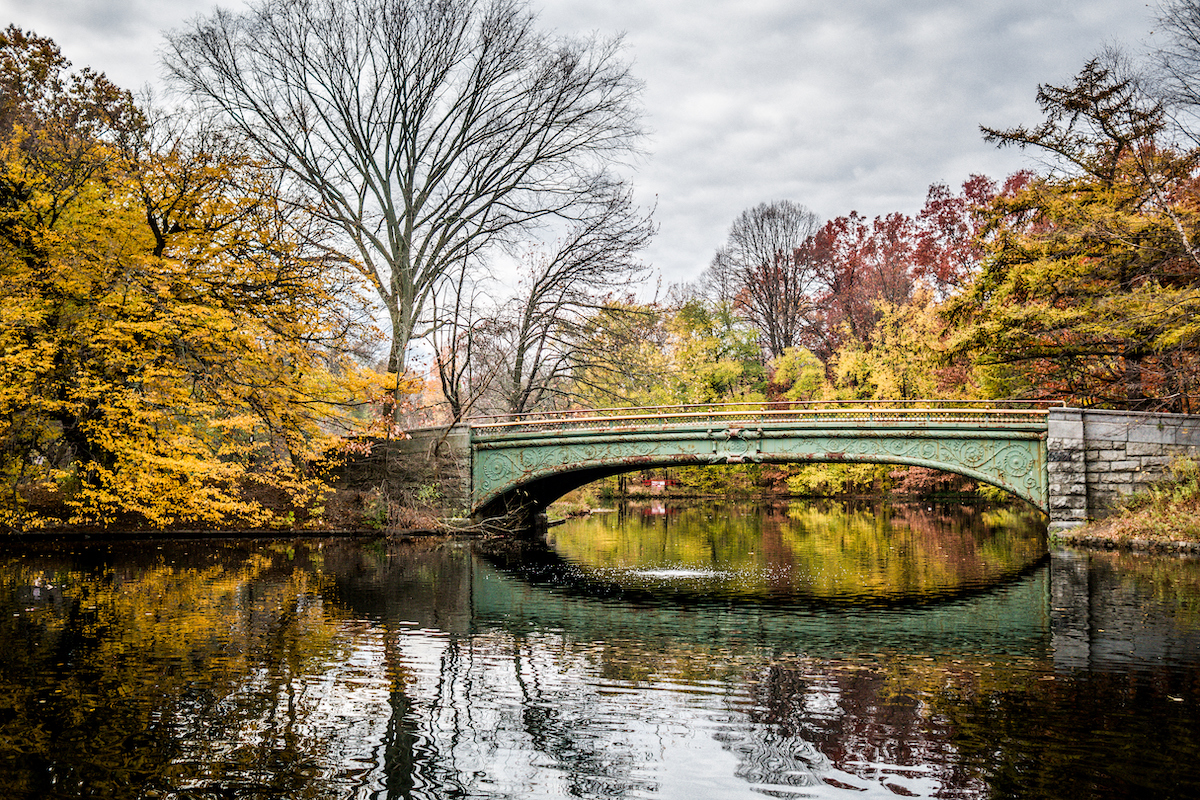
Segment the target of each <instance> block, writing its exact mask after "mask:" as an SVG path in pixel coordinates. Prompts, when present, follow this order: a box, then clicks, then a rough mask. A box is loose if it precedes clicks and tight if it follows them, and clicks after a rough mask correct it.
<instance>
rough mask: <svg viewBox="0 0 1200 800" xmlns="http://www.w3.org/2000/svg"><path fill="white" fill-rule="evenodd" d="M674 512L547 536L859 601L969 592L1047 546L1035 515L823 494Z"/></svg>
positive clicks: (599, 522)
mask: <svg viewBox="0 0 1200 800" xmlns="http://www.w3.org/2000/svg"><path fill="white" fill-rule="evenodd" d="M674 512H675V513H674V514H673V516H672V523H671V524H670V525H663V524H661V523H659V522H658V521H657V520H659V519H662V518H661V517H657V518H646V517H642V516H639V515H629V516H626V517H622V518H616V519H614V518H613V517H608V516H601V517H595V518H590V519H581V520H571V521H569V522H568V523H567V524H565V525H562V526H560V527H557V528H555V529H554V530H553V531H552V532H551V535H550V539H551V543H552V545H553V547H554V549H555V550H556V551H557V552H558V553H560V554H562V555H563V556H564V557H565V558H567V559H568V560H570V561H572V562H574V563H576V564H579V565H581V566H582V567H583V568H584V569H591V570H595V571H597V572H600V573H604V572H607V571H609V570H610V569H611V568H612V567H617V568H624V569H627V570H646V569H658V568H683V569H689V570H708V571H710V572H711V576H710V577H708V578H701V579H700V582H701V583H703V584H704V585H697V586H694V587H692V588H693V589H694V590H695V591H697V592H701V593H702V592H703V591H704V590H705V589H707V590H709V591H710V592H718V591H719V592H720V593H722V594H734V595H735V596H739V597H742V598H744V599H758V598H766V597H769V598H773V599H788V598H794V597H804V598H811V599H816V600H821V601H825V602H851V603H858V604H863V603H866V604H871V603H894V602H912V601H921V600H935V599H938V598H944V597H946V596H948V595H951V594H954V593H955V592H958V591H973V590H978V589H980V588H983V587H986V586H988V585H990V584H993V583H995V582H997V581H1000V580H1003V579H1005V578H1006V577H1011V576H1013V575H1016V574H1018V573H1020V572H1021V571H1022V570H1024V569H1025V568H1026V567H1028V566H1030V565H1032V564H1035V563H1037V562H1038V561H1039V560H1041V559H1042V558H1043V557H1044V556H1045V552H1046V549H1045V540H1044V538H1043V536H1042V534H1041V528H1040V524H1041V523H1040V521H1039V520H1038V519H1037V518H1035V517H1034V516H1033V515H1032V514H1025V513H1022V512H1021V511H1000V512H979V511H977V510H974V509H971V508H970V507H966V508H964V507H958V506H950V507H947V506H926V505H921V506H898V507H887V506H884V507H874V506H866V507H861V508H860V507H856V506H855V505H853V504H851V503H833V502H829V503H797V504H793V505H792V506H791V507H790V508H789V509H788V512H787V513H786V514H784V513H783V510H782V508H779V509H775V508H770V507H766V508H763V507H755V506H750V505H747V504H742V505H738V504H734V505H730V506H712V505H704V506H691V507H682V508H678V509H674ZM721 576H725V577H726V578H728V577H729V576H736V580H735V581H734V582H733V583H731V580H724V582H723V583H722V582H721V580H722V577H721ZM704 581H707V583H704ZM718 584H719V585H718ZM674 585H675V586H676V587H678V588H682V587H683V585H684V584H683V582H676V583H675V584H674Z"/></svg>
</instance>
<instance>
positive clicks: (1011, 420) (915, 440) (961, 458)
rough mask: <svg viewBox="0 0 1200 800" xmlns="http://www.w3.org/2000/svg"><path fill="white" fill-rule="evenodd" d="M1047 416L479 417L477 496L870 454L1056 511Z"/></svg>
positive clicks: (943, 411)
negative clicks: (638, 474)
mask: <svg viewBox="0 0 1200 800" xmlns="http://www.w3.org/2000/svg"><path fill="white" fill-rule="evenodd" d="M1047 416H1048V412H1047V411H1046V410H1045V409H1014V408H996V407H981V406H969V405H966V406H965V407H940V406H939V407H916V406H909V407H889V408H878V407H871V406H868V405H862V406H850V407H836V408H827V407H826V408H818V407H811V406H797V405H794V404H769V403H748V404H731V405H720V406H676V407H670V408H638V409H628V408H626V409H604V410H588V411H572V412H563V413H558V414H549V415H543V416H538V417H537V418H521V419H516V420H513V419H501V418H483V419H473V420H471V421H470V453H471V456H470V501H471V503H470V504H471V508H472V511H473V512H474V513H476V514H477V515H481V516H485V517H487V516H498V515H500V514H503V513H506V512H509V511H513V510H516V509H520V508H526V509H527V508H530V507H531V506H532V507H541V508H544V507H545V506H546V505H548V504H549V503H550V502H551V501H553V500H555V499H557V498H558V497H561V496H562V495H564V494H566V493H567V492H569V491H571V490H572V489H575V488H578V487H580V486H583V485H585V484H587V483H590V482H592V481H594V480H597V479H599V478H603V477H607V476H610V475H616V474H619V473H622V472H630V471H633V470H639V469H646V468H653V467H673V466H687V465H705V464H738V463H746V462H755V463H805V462H831V463H846V462H859V463H876V464H904V465H911V466H919V467H931V468H934V469H939V470H945V471H947V472H955V473H958V474H960V475H965V476H967V477H969V478H972V479H974V480H978V481H983V482H984V483H989V484H992V485H994V486H998V487H1000V488H1001V489H1005V490H1007V491H1009V492H1012V493H1013V494H1015V495H1017V496H1018V497H1021V498H1023V499H1025V500H1027V501H1028V502H1030V503H1031V504H1033V505H1034V506H1036V507H1037V508H1039V509H1041V510H1042V511H1045V512H1047V513H1048V512H1049V511H1050V492H1049V487H1048V477H1047V469H1046V467H1047V458H1048V455H1047V447H1046V444H1047V443H1046V438H1047V430H1048V426H1047Z"/></svg>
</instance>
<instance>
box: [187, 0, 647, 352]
mask: <svg viewBox="0 0 1200 800" xmlns="http://www.w3.org/2000/svg"><path fill="white" fill-rule="evenodd" d="M535 22H536V20H535V15H534V13H533V12H532V11H531V10H530V9H529V6H528V5H527V4H526V3H525V2H523V1H522V0H258V1H257V2H256V3H254V4H252V5H251V6H250V7H249V9H248V10H247V11H245V12H244V13H241V14H233V13H230V12H228V11H223V10H218V11H216V12H214V13H213V14H212V15H211V16H208V17H206V18H201V19H198V20H196V21H195V22H193V23H192V24H191V25H190V26H189V27H188V28H186V29H184V30H181V31H176V32H172V33H171V34H169V35H168V42H167V49H166V53H165V63H166V66H167V68H168V70H169V74H170V76H171V77H172V78H173V81H174V83H175V84H176V85H177V86H178V87H181V88H183V89H185V90H187V91H188V92H190V93H192V94H193V95H195V96H198V97H200V98H203V99H204V100H206V101H208V102H210V103H212V104H214V105H215V106H216V107H217V108H218V109H219V110H221V111H222V112H224V114H225V116H226V117H227V119H228V120H229V122H230V123H231V124H232V125H233V126H234V127H236V128H237V129H239V130H240V131H241V132H242V134H243V135H245V136H246V137H247V138H248V139H249V140H250V141H252V142H253V143H254V144H255V145H256V146H257V147H258V148H259V149H260V150H261V152H262V154H263V155H264V156H265V157H266V158H267V159H269V160H270V161H271V162H272V163H274V164H275V165H276V166H277V167H279V168H280V169H282V170H284V171H285V172H287V173H288V174H290V175H291V176H293V177H294V179H295V180H297V181H298V182H299V183H300V184H301V185H303V186H304V187H307V189H308V190H309V191H310V192H312V193H313V194H314V195H315V196H316V198H317V199H318V201H319V202H318V203H317V208H316V210H317V212H318V213H320V214H322V215H324V216H326V217H327V218H328V219H329V220H330V221H331V222H333V223H335V224H336V225H337V226H338V227H339V228H340V230H341V231H342V233H343V235H344V236H345V238H346V241H347V249H348V251H349V254H352V255H353V256H354V257H355V259H356V260H357V261H359V262H360V264H361V269H362V271H363V274H364V276H365V277H366V279H367V280H368V281H369V282H370V284H371V285H372V286H373V287H374V289H375V291H377V292H378V293H379V296H380V298H381V299H382V301H383V303H384V305H385V306H386V307H387V310H388V313H389V316H390V321H391V337H392V342H391V351H390V356H389V360H388V368H389V370H393V371H396V372H401V371H403V368H404V355H405V351H406V348H407V346H408V344H409V342H410V340H412V339H414V338H415V337H419V336H420V335H421V333H422V332H421V331H420V330H419V325H420V324H421V323H422V320H423V319H424V317H423V313H424V312H425V310H426V306H427V304H428V303H429V301H430V298H431V296H432V294H433V292H435V291H436V290H437V288H438V286H439V283H440V282H441V281H442V280H443V279H444V278H445V277H446V275H447V274H448V273H449V272H451V271H453V270H455V269H456V268H457V267H458V266H460V265H462V264H464V263H466V262H468V261H469V260H471V259H475V258H478V257H479V256H480V255H481V254H482V251H484V250H485V249H486V248H488V247H489V246H492V245H495V244H498V243H512V242H514V241H516V240H518V239H521V238H524V237H527V236H528V235H529V231H530V229H531V228H533V227H536V226H537V225H539V224H540V223H542V222H544V221H547V220H551V219H556V218H557V219H573V218H574V217H575V215H576V211H577V209H578V208H579V207H580V204H581V202H582V203H583V204H584V205H586V204H587V201H588V200H589V199H591V198H595V197H597V196H607V195H610V194H611V193H612V192H613V187H614V183H615V181H614V179H613V178H612V177H611V176H610V175H609V174H608V172H607V167H608V166H609V164H610V163H611V162H612V161H613V160H614V159H619V158H621V157H624V156H627V155H629V154H631V153H632V152H634V149H635V147H636V145H637V142H638V140H639V137H640V135H641V131H640V127H639V119H640V107H639V102H638V100H639V93H640V85H639V83H638V82H637V81H636V80H635V79H634V78H633V77H632V76H631V74H630V71H629V67H628V65H627V64H626V62H625V61H624V60H622V58H621V55H620V41H619V39H608V40H605V39H599V38H589V39H566V38H554V37H551V36H549V35H547V34H545V33H542V32H540V31H539V30H537V28H536V25H535Z"/></svg>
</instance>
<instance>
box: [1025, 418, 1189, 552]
mask: <svg viewBox="0 0 1200 800" xmlns="http://www.w3.org/2000/svg"><path fill="white" fill-rule="evenodd" d="M1046 449H1047V456H1048V460H1047V465H1046V468H1047V471H1048V473H1049V478H1050V528H1051V530H1055V529H1062V528H1070V527H1074V526H1076V525H1081V524H1083V523H1084V522H1087V521H1088V520H1089V519H1099V518H1101V517H1104V516H1105V515H1106V514H1108V513H1109V512H1110V511H1111V510H1112V509H1113V507H1114V505H1115V503H1116V501H1117V500H1118V499H1120V498H1121V497H1122V496H1123V495H1127V494H1132V493H1133V492H1136V491H1139V490H1141V489H1145V488H1146V487H1148V486H1149V485H1150V484H1152V483H1154V482H1155V481H1157V480H1159V479H1160V478H1162V477H1163V476H1164V475H1165V474H1166V472H1167V469H1168V467H1169V466H1170V464H1171V462H1173V461H1175V460H1176V459H1178V458H1180V457H1183V456H1198V455H1200V416H1195V415H1184V414H1151V413H1142V412H1135V411H1099V410H1090V409H1079V408H1053V409H1050V419H1049V430H1048V432H1047V438H1046Z"/></svg>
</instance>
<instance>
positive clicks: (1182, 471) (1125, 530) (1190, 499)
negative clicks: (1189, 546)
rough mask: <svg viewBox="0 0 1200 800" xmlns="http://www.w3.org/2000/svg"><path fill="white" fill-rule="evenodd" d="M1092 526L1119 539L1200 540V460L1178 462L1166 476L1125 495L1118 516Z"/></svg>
mask: <svg viewBox="0 0 1200 800" xmlns="http://www.w3.org/2000/svg"><path fill="white" fill-rule="evenodd" d="M1092 527H1093V528H1094V530H1093V531H1092V532H1093V533H1099V534H1103V535H1104V536H1106V537H1109V538H1111V539H1113V540H1114V541H1117V542H1121V541H1131V540H1143V541H1146V542H1150V543H1154V542H1167V541H1177V542H1200V461H1197V460H1196V459H1194V458H1182V459H1180V460H1178V461H1176V462H1175V463H1174V464H1172V465H1171V468H1170V470H1169V473H1168V475H1167V477H1165V478H1163V480H1161V481H1159V482H1157V483H1155V484H1154V485H1153V486H1151V487H1149V488H1148V489H1146V490H1145V491H1141V492H1137V493H1135V494H1132V495H1130V496H1129V497H1127V498H1125V500H1124V502H1123V503H1122V505H1121V508H1120V510H1119V511H1118V512H1117V513H1116V514H1115V515H1113V516H1112V517H1110V518H1108V519H1106V520H1103V521H1102V522H1101V523H1099V524H1097V525H1095V526H1092Z"/></svg>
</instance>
